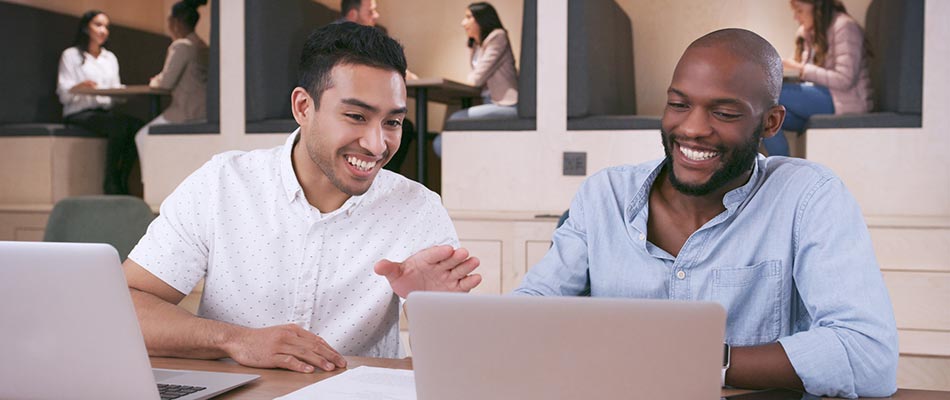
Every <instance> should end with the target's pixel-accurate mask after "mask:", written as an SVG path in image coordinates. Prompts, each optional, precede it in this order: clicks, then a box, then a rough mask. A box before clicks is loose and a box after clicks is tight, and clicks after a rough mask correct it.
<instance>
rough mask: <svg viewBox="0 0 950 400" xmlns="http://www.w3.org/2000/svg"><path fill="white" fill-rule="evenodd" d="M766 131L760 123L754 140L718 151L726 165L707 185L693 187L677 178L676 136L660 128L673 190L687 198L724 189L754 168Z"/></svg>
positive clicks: (753, 134) (665, 165)
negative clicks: (760, 143) (673, 148)
mask: <svg viewBox="0 0 950 400" xmlns="http://www.w3.org/2000/svg"><path fill="white" fill-rule="evenodd" d="M764 129H765V127H764V124H763V123H759V126H758V127H756V128H755V131H754V132H753V133H752V138H750V140H749V141H747V142H745V143H744V144H742V145H740V146H738V147H734V148H732V149H723V148H718V149H716V151H718V152H719V158H720V160H723V161H724V163H725V164H724V165H723V166H722V167H721V168H719V169H718V170H716V172H715V173H713V176H712V177H710V178H709V180H708V181H706V182H705V183H700V184H696V185H692V184H688V183H685V182H682V181H680V180H679V179H677V178H676V170H675V168H674V167H673V154H672V147H673V139H675V138H676V135H670V134H669V133H668V132H666V131H665V130H663V129H662V128H660V136H661V140H662V141H663V151H664V152H665V153H666V159H665V160H664V161H663V164H664V165H663V167H664V168H667V169H668V171H669V179H670V184H672V185H673V188H674V189H676V190H677V191H678V192H680V193H682V194H685V195H687V196H705V195H707V194H709V193H712V192H714V191H716V190H717V189H719V188H721V187H723V186H724V185H726V184H728V183H729V182H731V181H732V180H733V179H736V178H737V177H739V176H740V175H742V174H743V173H745V172H746V171H748V170H749V169H751V168H752V163H753V162H754V161H755V158H756V157H757V156H758V154H759V139H761V138H762V132H763V131H764ZM727 150H728V151H727Z"/></svg>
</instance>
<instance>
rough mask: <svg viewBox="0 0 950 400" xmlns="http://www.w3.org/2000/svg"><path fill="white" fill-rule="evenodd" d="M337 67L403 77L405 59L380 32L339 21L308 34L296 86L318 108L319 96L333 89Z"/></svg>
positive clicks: (399, 49) (404, 76)
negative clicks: (369, 69)
mask: <svg viewBox="0 0 950 400" xmlns="http://www.w3.org/2000/svg"><path fill="white" fill-rule="evenodd" d="M340 64H356V65H366V66H370V67H374V68H380V69H384V70H388V71H393V72H397V73H399V76H402V78H403V79H405V78H406V56H405V54H403V50H402V45H400V44H399V42H396V41H395V40H393V39H392V38H390V37H389V36H386V35H385V34H383V33H382V32H380V31H379V29H376V28H373V27H369V26H362V25H359V24H355V23H352V22H340V23H333V24H330V25H327V26H325V27H323V28H320V29H317V30H315V31H313V33H311V34H310V37H308V38H307V42H306V43H305V44H304V46H303V52H302V53H301V54H300V65H299V66H298V71H299V72H298V74H299V75H298V79H297V86H300V87H302V88H304V89H305V90H306V91H307V93H309V94H310V97H312V98H313V102H314V107H315V108H319V107H320V96H321V95H323V92H324V91H326V90H327V89H329V88H330V87H332V86H333V82H332V81H331V79H330V72H331V71H332V70H333V67H335V66H337V65H340Z"/></svg>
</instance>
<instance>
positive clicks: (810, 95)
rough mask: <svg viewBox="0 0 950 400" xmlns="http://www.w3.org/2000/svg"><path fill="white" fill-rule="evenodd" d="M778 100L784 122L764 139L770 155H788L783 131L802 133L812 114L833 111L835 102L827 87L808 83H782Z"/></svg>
mask: <svg viewBox="0 0 950 400" xmlns="http://www.w3.org/2000/svg"><path fill="white" fill-rule="evenodd" d="M778 102H779V104H781V105H783V106H785V122H783V123H782V129H779V131H778V133H777V134H775V136H772V137H770V138H766V139H765V141H764V142H765V150H766V151H768V152H769V155H770V156H788V154H789V150H788V139H786V138H785V132H784V131H792V132H798V133H802V132H804V131H805V124H806V123H808V118H810V117H811V116H812V115H815V114H834V113H835V103H834V102H832V100H831V92H830V91H828V88H826V87H824V86H819V85H814V84H810V83H785V84H782V94H781V95H780V96H779V99H778Z"/></svg>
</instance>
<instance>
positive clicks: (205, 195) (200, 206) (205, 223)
mask: <svg viewBox="0 0 950 400" xmlns="http://www.w3.org/2000/svg"><path fill="white" fill-rule="evenodd" d="M219 169H220V161H219V159H218V158H217V157H216V158H212V159H211V161H208V162H207V163H206V164H205V165H204V166H202V167H201V168H200V169H198V170H197V171H195V172H194V173H192V174H191V175H190V176H188V178H186V179H185V180H184V181H183V182H182V183H181V185H179V186H178V188H176V189H175V191H174V192H173V193H172V194H171V195H169V196H168V198H166V199H165V201H164V202H162V206H161V210H160V213H159V216H158V217H157V218H156V219H155V220H154V221H152V223H151V225H149V227H148V230H147V231H146V233H145V235H144V236H143V237H142V239H140V240H139V242H138V244H136V245H135V248H133V249H132V251H131V252H130V253H129V259H131V260H133V261H135V262H136V263H138V264H139V265H141V266H142V267H143V268H145V269H146V270H147V271H149V272H150V273H152V274H153V275H155V276H156V277H158V278H159V279H161V280H162V281H164V282H165V283H167V284H168V285H170V286H172V287H174V288H175V290H177V291H179V292H181V293H184V294H187V293H189V292H191V290H192V289H193V288H194V286H195V285H196V284H197V283H198V281H199V280H201V278H203V277H204V276H205V274H206V272H207V270H208V262H209V257H210V253H209V246H210V243H211V240H212V237H213V232H212V231H211V226H213V224H212V221H211V219H213V218H215V216H216V214H217V213H216V210H213V209H212V208H211V207H210V204H211V203H212V202H211V200H210V199H212V198H213V197H214V196H215V195H216V194H215V192H216V181H215V174H216V172H217V170H219Z"/></svg>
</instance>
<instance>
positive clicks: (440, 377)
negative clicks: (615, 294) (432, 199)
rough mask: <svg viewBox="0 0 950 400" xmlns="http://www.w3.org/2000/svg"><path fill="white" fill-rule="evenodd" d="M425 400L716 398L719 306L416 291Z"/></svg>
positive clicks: (419, 387)
mask: <svg viewBox="0 0 950 400" xmlns="http://www.w3.org/2000/svg"><path fill="white" fill-rule="evenodd" d="M406 307H407V309H408V311H407V316H408V318H409V334H410V346H411V349H412V359H413V362H412V363H413V369H414V370H415V377H416V393H417V394H418V396H419V400H430V399H458V400H466V399H545V400H548V399H571V400H576V399H621V398H623V399H633V398H636V399H651V400H652V399H674V400H675V399H689V400H696V399H719V398H720V397H719V394H720V379H721V374H722V359H723V354H722V351H723V350H722V348H723V344H722V343H723V333H724V330H725V321H726V313H725V310H724V309H723V308H722V306H720V305H719V304H717V303H708V302H677V301H664V300H633V299H605V298H584V297H575V298H564V297H560V298H538V297H529V296H485V295H466V294H448V293H424V292H414V293H412V294H410V295H409V300H408V302H407V304H406Z"/></svg>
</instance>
